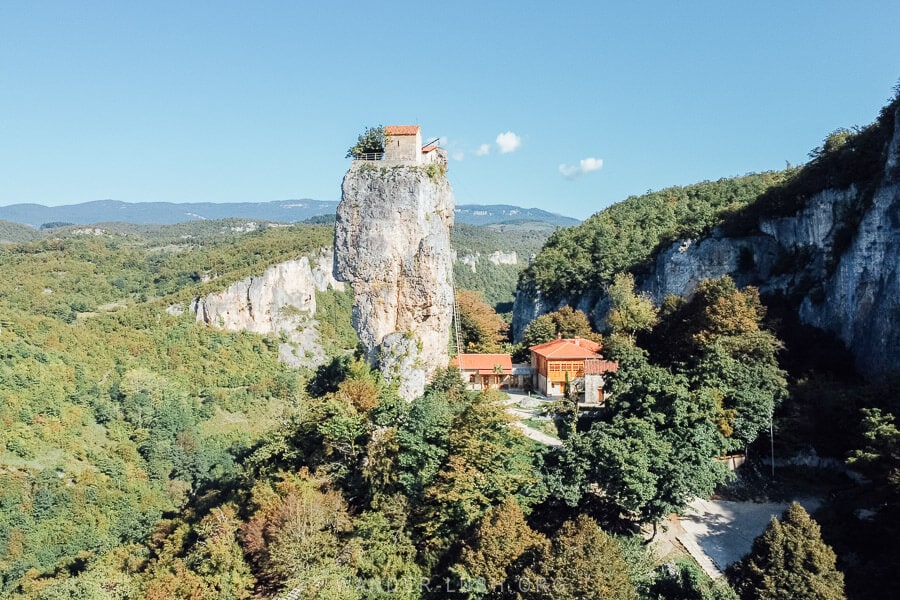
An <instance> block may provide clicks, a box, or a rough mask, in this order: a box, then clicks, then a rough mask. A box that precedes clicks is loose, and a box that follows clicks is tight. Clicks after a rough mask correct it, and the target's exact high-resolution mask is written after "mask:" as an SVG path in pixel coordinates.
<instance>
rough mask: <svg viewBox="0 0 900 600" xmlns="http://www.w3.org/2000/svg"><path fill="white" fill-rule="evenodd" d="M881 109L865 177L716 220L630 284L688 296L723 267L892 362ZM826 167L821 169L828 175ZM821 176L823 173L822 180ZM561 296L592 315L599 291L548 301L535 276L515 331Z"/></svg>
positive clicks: (898, 355) (892, 194) (857, 352)
mask: <svg viewBox="0 0 900 600" xmlns="http://www.w3.org/2000/svg"><path fill="white" fill-rule="evenodd" d="M890 111H891V112H890V113H887V112H886V113H885V114H886V115H887V118H883V119H882V124H883V125H886V126H887V130H886V132H885V135H886V137H887V138H888V139H889V141H888V142H887V144H886V145H884V147H883V150H882V149H881V148H876V150H877V151H878V153H879V154H881V155H882V156H883V159H881V160H882V164H881V166H880V167H878V168H877V171H876V172H875V174H874V175H873V176H870V177H869V178H868V179H867V180H865V181H853V177H854V176H856V173H854V172H853V169H852V168H851V167H847V166H843V165H837V168H843V170H844V171H847V172H850V176H849V177H850V181H849V183H847V185H843V186H838V187H830V186H827V185H822V186H821V187H820V188H819V189H818V190H817V191H814V192H813V193H810V194H809V195H808V196H806V197H805V199H803V200H802V201H800V202H799V203H798V206H799V208H798V209H797V210H795V211H794V212H793V213H792V214H787V215H784V214H780V215H771V214H765V213H762V214H759V215H757V216H756V217H755V220H754V221H753V222H752V223H750V224H749V226H747V225H746V224H745V226H744V231H742V232H741V234H740V235H737V234H735V233H729V232H728V231H727V230H726V229H725V228H723V227H717V228H715V229H713V230H712V232H711V233H710V234H709V235H707V236H704V237H702V238H698V239H682V240H678V241H676V242H674V243H671V244H668V245H667V246H666V247H663V248H659V249H658V252H657V253H656V258H655V262H654V263H653V264H652V265H651V268H650V269H649V272H647V271H645V272H643V273H638V275H639V277H638V283H639V285H640V287H641V289H642V290H643V291H645V292H647V293H648V294H649V295H650V296H651V297H652V298H653V299H654V300H655V301H656V302H657V303H659V302H661V301H662V299H663V298H664V297H665V296H666V295H668V294H676V295H679V296H688V295H690V294H691V293H692V292H693V290H694V288H695V287H696V285H697V284H698V283H699V282H700V281H702V280H703V279H706V278H715V277H721V276H722V275H725V274H728V275H730V276H731V277H733V278H734V279H735V281H736V283H738V285H742V286H743V285H756V286H758V287H759V288H760V291H761V293H762V294H763V295H764V296H768V297H769V298H781V299H782V300H779V301H784V302H789V303H790V304H791V305H792V306H796V307H797V312H798V315H799V317H800V320H801V321H802V322H804V323H806V324H809V325H813V326H816V327H819V328H821V329H825V330H828V331H831V332H833V333H835V334H836V335H837V336H838V337H839V338H840V339H841V340H842V341H843V342H844V343H845V344H846V345H847V347H848V348H849V349H850V350H851V352H852V353H853V355H854V356H855V358H856V364H857V368H858V369H859V370H860V371H861V372H863V373H865V374H867V375H872V376H878V375H882V374H885V373H888V372H898V371H900V103H898V102H895V103H894V105H893V106H892V107H891V108H890ZM826 175H828V174H826ZM828 178H829V177H828V176H826V177H824V178H823V179H824V180H826V181H827V180H828ZM564 304H569V305H572V306H575V307H577V308H580V309H581V310H584V311H585V312H586V313H587V314H588V315H589V316H590V317H591V318H592V320H593V321H594V322H595V323H596V324H600V323H601V320H602V319H603V317H604V315H605V313H606V311H607V308H608V305H607V301H606V297H605V294H604V293H603V291H602V290H588V291H587V292H584V291H582V292H581V293H579V294H578V295H577V296H576V297H568V298H562V299H561V300H559V301H556V302H553V303H548V302H547V301H546V299H544V298H543V297H542V295H541V294H540V292H539V291H538V290H537V289H536V288H535V286H534V285H531V286H525V287H523V288H521V289H520V290H519V291H518V294H517V298H516V305H515V310H514V315H513V330H514V332H515V333H516V334H517V335H518V336H519V337H521V335H522V332H523V331H524V327H525V325H527V323H528V322H529V321H530V320H531V319H533V318H534V317H536V316H538V315H540V314H544V313H546V312H550V311H552V310H555V309H557V308H559V307H560V306H561V305H564Z"/></svg>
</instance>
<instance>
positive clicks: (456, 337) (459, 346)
mask: <svg viewBox="0 0 900 600" xmlns="http://www.w3.org/2000/svg"><path fill="white" fill-rule="evenodd" d="M450 288H451V289H452V290H453V338H454V341H455V342H456V356H457V357H459V356H460V355H462V342H461V341H460V340H461V339H462V337H461V336H460V333H459V303H458V302H457V301H456V282H455V281H453V275H452V271H451V275H450ZM456 360H457V364H459V361H460V360H461V359H460V358H457V359H456Z"/></svg>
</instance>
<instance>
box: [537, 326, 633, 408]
mask: <svg viewBox="0 0 900 600" xmlns="http://www.w3.org/2000/svg"><path fill="white" fill-rule="evenodd" d="M600 349H601V346H600V344H598V343H597V342H593V341H591V340H588V339H585V338H581V337H575V338H557V339H555V340H551V341H549V342H545V343H543V344H538V345H537V346H532V347H531V348H529V350H531V367H532V369H533V372H534V387H535V389H536V390H537V391H539V392H541V393H542V394H544V395H545V396H562V395H563V394H564V393H565V387H566V381H568V382H569V384H570V385H572V384H574V383H575V380H576V379H579V380H581V381H582V382H583V386H584V403H585V404H602V403H603V401H604V396H603V385H604V383H605V381H604V378H603V376H604V375H605V374H606V373H615V372H616V371H617V370H618V368H619V363H617V362H614V361H608V360H603V357H602V356H600Z"/></svg>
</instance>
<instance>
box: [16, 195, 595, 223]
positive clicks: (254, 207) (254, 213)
mask: <svg viewBox="0 0 900 600" xmlns="http://www.w3.org/2000/svg"><path fill="white" fill-rule="evenodd" d="M337 204H338V203H337V202H335V201H331V200H311V199H308V198H303V199H299V200H275V201H271V202H227V203H215V202H188V203H174V202H122V201H120V200H95V201H92V202H82V203H80V204H70V205H66V206H44V205H42V204H12V205H10V206H0V219H5V220H7V221H12V222H15V223H22V224H25V225H30V226H32V227H40V226H41V225H43V224H45V223H71V224H74V225H88V224H92V223H108V222H125V223H135V224H140V225H146V224H160V225H171V224H175V223H183V222H185V221H195V220H207V219H226V218H245V219H259V220H264V221H278V222H282V223H294V222H297V221H304V220H306V219H309V218H310V217H316V216H320V215H329V214H334V212H335V209H336V208H337ZM456 220H457V221H458V222H460V223H468V224H471V225H489V224H496V223H505V222H511V221H516V222H522V221H538V222H542V223H549V224H552V225H559V226H562V227H568V226H571V225H577V224H578V223H579V222H580V221H579V220H578V219H573V218H571V217H565V216H562V215H558V214H554V213H550V212H547V211H544V210H540V209H537V208H521V207H518V206H511V205H507V204H490V205H480V204H463V205H460V206H457V207H456Z"/></svg>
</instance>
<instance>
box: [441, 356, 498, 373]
mask: <svg viewBox="0 0 900 600" xmlns="http://www.w3.org/2000/svg"><path fill="white" fill-rule="evenodd" d="M450 366H453V367H458V368H459V370H460V371H478V372H479V373H481V374H483V375H488V374H490V373H493V372H494V367H498V366H499V367H500V368H502V369H503V372H504V373H507V374H509V373H512V357H511V356H510V355H509V354H459V355H457V356H455V357H454V358H453V360H451V361H450Z"/></svg>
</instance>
